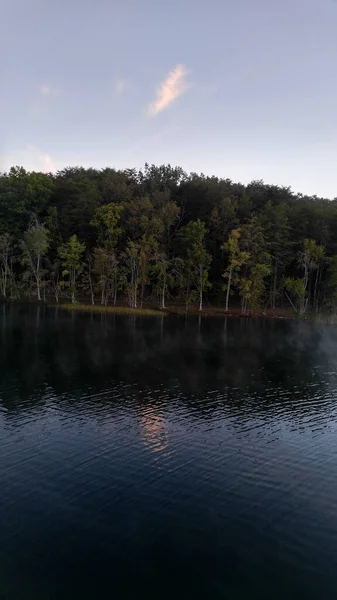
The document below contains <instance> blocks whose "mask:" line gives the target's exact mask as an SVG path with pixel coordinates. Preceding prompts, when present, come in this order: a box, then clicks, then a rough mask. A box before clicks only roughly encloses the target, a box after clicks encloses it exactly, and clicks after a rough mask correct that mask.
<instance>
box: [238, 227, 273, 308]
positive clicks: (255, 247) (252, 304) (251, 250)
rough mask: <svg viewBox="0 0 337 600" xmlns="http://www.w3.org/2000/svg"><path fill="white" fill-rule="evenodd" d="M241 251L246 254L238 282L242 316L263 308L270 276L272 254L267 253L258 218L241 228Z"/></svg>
mask: <svg viewBox="0 0 337 600" xmlns="http://www.w3.org/2000/svg"><path fill="white" fill-rule="evenodd" d="M239 239H240V249H241V252H245V253H246V255H245V257H246V260H245V261H244V265H243V271H242V273H241V276H240V278H239V280H238V287H239V292H240V295H241V298H242V304H241V307H242V314H244V315H245V314H246V313H247V310H248V309H250V310H252V311H254V312H256V311H258V310H259V309H260V307H261V302H262V298H263V294H264V291H265V279H266V277H268V275H270V272H271V269H270V260H271V257H270V254H269V252H268V251H267V247H266V240H265V237H264V233H263V229H262V227H261V224H260V223H259V221H258V219H257V218H256V217H252V218H251V219H250V221H249V222H248V223H246V224H245V225H242V227H241V228H240V238H239Z"/></svg>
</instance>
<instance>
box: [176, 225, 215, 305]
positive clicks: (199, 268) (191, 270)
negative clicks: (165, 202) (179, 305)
mask: <svg viewBox="0 0 337 600" xmlns="http://www.w3.org/2000/svg"><path fill="white" fill-rule="evenodd" d="M206 233H207V229H206V225H205V223H203V222H202V221H200V219H198V220H197V221H190V223H189V224H188V225H186V226H185V227H183V228H182V230H181V232H180V237H181V241H182V244H183V246H184V248H185V262H186V267H187V280H188V286H187V288H188V290H189V294H190V297H187V302H189V301H190V300H193V299H198V301H199V310H200V311H201V310H202V306H203V293H204V291H205V289H207V288H208V287H210V286H211V284H210V282H209V280H208V273H209V268H210V265H211V260H212V258H211V256H210V254H209V253H208V252H207V250H206V248H205V236H206ZM191 288H192V289H191Z"/></svg>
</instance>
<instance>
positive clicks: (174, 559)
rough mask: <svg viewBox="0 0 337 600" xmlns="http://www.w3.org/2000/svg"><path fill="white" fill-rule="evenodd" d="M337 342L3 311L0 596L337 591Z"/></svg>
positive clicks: (307, 331) (278, 329) (312, 335)
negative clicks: (336, 494)
mask: <svg viewBox="0 0 337 600" xmlns="http://www.w3.org/2000/svg"><path fill="white" fill-rule="evenodd" d="M336 349H337V331H336V330H335V329H334V328H327V327H323V326H316V325H313V324H308V323H302V322H291V321H277V320H275V321H273V320H254V319H251V320H249V319H199V318H188V319H186V318H184V317H173V316H172V317H167V318H162V319H161V318H158V317H156V318H151V317H134V316H131V317H130V316H128V317H124V316H117V315H106V314H101V315H100V314H80V313H78V312H76V313H65V312H64V311H60V312H58V310H57V308H56V309H51V308H47V307H44V306H40V307H36V306H28V307H27V306H26V307H23V308H20V307H19V306H2V307H1V316H0V439H1V469H0V491H1V493H0V515H1V519H0V539H1V542H2V543H1V546H0V598H6V600H37V599H38V598H39V599H40V598H41V599H43V600H56V599H57V600H58V599H59V598H63V599H64V600H68V599H69V600H70V599H71V600H74V599H75V600H77V599H81V600H83V599H84V598H88V599H89V598H90V599H91V598H103V597H105V596H108V597H110V596H112V597H116V598H136V597H141V598H143V597H144V598H145V597H146V598H147V599H150V598H151V599H152V598H155V599H156V600H157V599H158V598H160V599H161V600H162V599H163V598H165V599H166V598H167V599H169V598H173V597H177V598H184V599H186V600H187V599H188V600H189V599H192V598H193V600H195V599H196V598H200V599H201V598H202V599H204V598H212V599H216V600H217V599H219V600H220V599H223V598H235V599H238V600H241V599H246V598H256V599H258V600H264V599H265V600H270V598H273V599H274V600H281V599H282V600H283V598H286V597H289V598H290V597H297V598H306V600H308V599H314V598H317V595H318V594H319V595H322V597H324V599H325V600H329V599H330V598H331V599H332V598H335V592H336V586H337V576H336V573H337V558H336V552H335V550H336V544H337V521H336V518H335V483H336V478H337V451H336V432H337V413H336V393H337V354H336Z"/></svg>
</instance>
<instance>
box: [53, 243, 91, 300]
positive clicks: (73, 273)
mask: <svg viewBox="0 0 337 600" xmlns="http://www.w3.org/2000/svg"><path fill="white" fill-rule="evenodd" d="M84 251H85V244H82V243H81V242H80V241H79V240H78V238H77V235H76V234H74V235H72V236H71V237H70V238H69V239H68V241H67V242H66V243H64V244H62V246H60V247H59V249H58V253H59V256H60V258H61V264H62V266H63V271H62V275H63V277H68V278H69V280H68V281H66V282H64V284H65V285H66V286H67V287H69V289H70V294H71V301H72V303H73V304H75V302H76V299H75V294H76V281H77V278H78V276H79V275H80V274H81V273H82V271H83V267H84V265H83V263H82V260H81V259H82V256H83V254H84Z"/></svg>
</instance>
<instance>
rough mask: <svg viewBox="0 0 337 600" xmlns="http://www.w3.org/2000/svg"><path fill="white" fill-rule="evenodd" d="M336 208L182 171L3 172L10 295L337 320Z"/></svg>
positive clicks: (0, 229) (2, 220) (0, 258)
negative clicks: (327, 313)
mask: <svg viewBox="0 0 337 600" xmlns="http://www.w3.org/2000/svg"><path fill="white" fill-rule="evenodd" d="M336 263H337V200H332V201H329V200H327V199H324V198H317V197H316V196H303V195H301V194H294V193H293V192H292V191H291V189H290V188H288V187H280V186H276V185H267V184H265V183H264V182H263V181H253V182H252V183H250V184H249V185H246V186H245V185H242V184H240V183H234V182H232V181H231V180H230V179H220V178H218V177H208V176H205V175H203V174H197V173H190V174H187V173H185V172H184V171H183V169H181V168H180V167H171V166H170V165H161V166H159V167H156V166H155V165H148V164H145V167H144V169H142V170H141V171H136V170H135V169H126V170H123V171H121V170H115V169H111V168H106V169H102V170H96V169H84V168H82V167H72V168H70V167H67V168H65V169H63V170H62V171H59V172H58V173H56V174H55V175H53V174H45V173H35V172H27V171H25V169H24V168H23V167H12V168H11V169H10V170H9V172H8V173H3V174H0V294H1V295H2V296H3V298H5V299H7V300H11V299H13V300H15V299H18V298H20V297H24V296H29V297H30V298H34V297H36V298H37V299H38V300H41V301H42V299H43V298H46V296H47V295H51V294H53V295H54V296H55V299H56V301H58V299H59V297H60V296H62V295H64V296H67V295H68V296H70V297H71V299H72V301H73V302H76V297H78V296H79V295H82V296H83V295H87V296H88V297H90V298H91V301H92V302H95V301H100V302H101V303H102V304H105V305H106V304H108V303H109V302H113V303H116V302H117V301H124V302H127V303H128V304H130V305H131V306H134V307H136V306H138V305H141V304H142V303H143V302H144V300H151V301H158V302H159V304H160V306H161V307H163V308H164V307H165V305H166V302H167V300H168V299H171V301H172V302H178V301H181V302H184V303H186V306H187V307H188V306H189V304H191V303H196V305H197V306H198V308H199V309H200V310H202V308H203V300H204V297H205V296H206V295H207V299H208V301H209V302H212V303H214V304H215V303H216V304H217V305H218V304H219V305H223V306H224V309H225V310H230V306H231V304H233V303H235V304H238V303H240V304H241V307H242V311H243V312H244V313H246V312H247V311H254V312H255V311H258V310H261V309H262V308H264V307H268V306H270V307H272V308H276V307H277V306H280V305H288V306H292V307H293V309H294V310H296V311H298V312H299V313H303V312H305V311H306V310H307V309H309V308H311V309H312V310H313V309H314V310H316V311H319V310H320V309H322V308H323V309H326V310H328V309H329V310H334V309H335V305H336V302H337V278H336Z"/></svg>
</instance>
